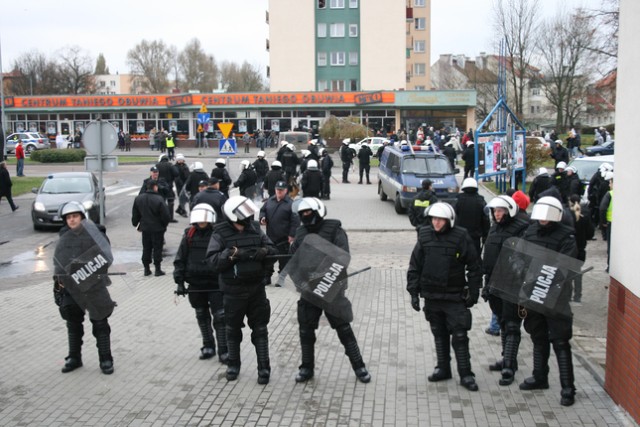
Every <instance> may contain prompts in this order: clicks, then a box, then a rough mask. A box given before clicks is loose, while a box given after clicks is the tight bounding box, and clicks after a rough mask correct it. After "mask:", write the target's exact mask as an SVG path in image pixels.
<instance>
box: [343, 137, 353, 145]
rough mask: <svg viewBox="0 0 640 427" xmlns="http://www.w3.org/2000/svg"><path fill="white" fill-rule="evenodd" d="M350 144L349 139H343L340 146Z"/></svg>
mask: <svg viewBox="0 0 640 427" xmlns="http://www.w3.org/2000/svg"><path fill="white" fill-rule="evenodd" d="M350 142H351V138H345V139H343V140H342V144H344V145H349V143H350Z"/></svg>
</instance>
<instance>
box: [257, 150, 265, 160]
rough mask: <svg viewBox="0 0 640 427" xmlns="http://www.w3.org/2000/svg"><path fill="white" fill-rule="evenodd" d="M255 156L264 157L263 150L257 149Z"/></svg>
mask: <svg viewBox="0 0 640 427" xmlns="http://www.w3.org/2000/svg"><path fill="white" fill-rule="evenodd" d="M256 157H257V158H259V159H264V151H262V150H260V151H258V154H257V155H256Z"/></svg>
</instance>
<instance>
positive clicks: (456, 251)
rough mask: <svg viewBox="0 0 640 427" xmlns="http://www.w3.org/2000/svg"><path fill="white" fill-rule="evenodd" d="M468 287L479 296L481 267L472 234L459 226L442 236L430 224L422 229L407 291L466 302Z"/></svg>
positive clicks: (428, 297) (442, 233)
mask: <svg viewBox="0 0 640 427" xmlns="http://www.w3.org/2000/svg"><path fill="white" fill-rule="evenodd" d="M465 274H466V278H465ZM465 286H468V287H469V290H470V292H471V293H473V294H475V295H476V296H477V295H478V294H479V292H480V288H481V287H482V271H481V266H480V262H479V258H478V255H477V254H476V250H475V248H474V244H473V242H472V241H471V238H470V237H469V233H468V232H467V231H466V230H465V229H464V228H462V227H458V226H455V227H453V228H450V227H448V226H447V228H446V230H444V231H441V232H439V233H437V232H436V231H435V229H434V228H433V226H431V225H429V226H425V227H420V229H419V230H418V242H417V243H416V245H415V247H414V248H413V252H412V253H411V259H410V261H409V269H408V270H407V291H408V292H409V293H410V294H411V295H418V294H420V295H421V296H422V297H424V298H426V299H430V300H446V301H456V302H463V292H464V288H465Z"/></svg>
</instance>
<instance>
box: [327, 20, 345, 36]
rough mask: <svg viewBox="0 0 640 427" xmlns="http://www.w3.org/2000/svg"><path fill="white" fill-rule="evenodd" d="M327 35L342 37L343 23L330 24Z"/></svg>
mask: <svg viewBox="0 0 640 427" xmlns="http://www.w3.org/2000/svg"><path fill="white" fill-rule="evenodd" d="M329 35H330V36H331V37H344V22H335V23H333V24H330V25H329Z"/></svg>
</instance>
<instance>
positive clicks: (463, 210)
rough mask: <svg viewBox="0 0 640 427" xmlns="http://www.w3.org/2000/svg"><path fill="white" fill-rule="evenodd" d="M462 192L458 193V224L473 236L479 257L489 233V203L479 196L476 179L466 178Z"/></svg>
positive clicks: (461, 187)
mask: <svg viewBox="0 0 640 427" xmlns="http://www.w3.org/2000/svg"><path fill="white" fill-rule="evenodd" d="M460 189H461V190H462V192H460V193H458V198H457V201H456V207H455V211H456V218H457V220H456V222H457V224H458V225H459V226H460V227H463V228H465V229H466V230H467V231H468V232H469V236H471V240H473V243H474V245H475V249H476V253H477V254H478V257H480V254H481V253H482V245H481V243H483V242H484V241H485V240H486V238H487V233H488V232H489V226H490V224H489V216H488V215H487V213H486V212H485V206H487V203H486V202H485V201H484V197H482V196H481V195H480V194H478V181H476V180H475V179H474V178H466V179H465V180H464V181H462V185H461V186H460Z"/></svg>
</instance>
